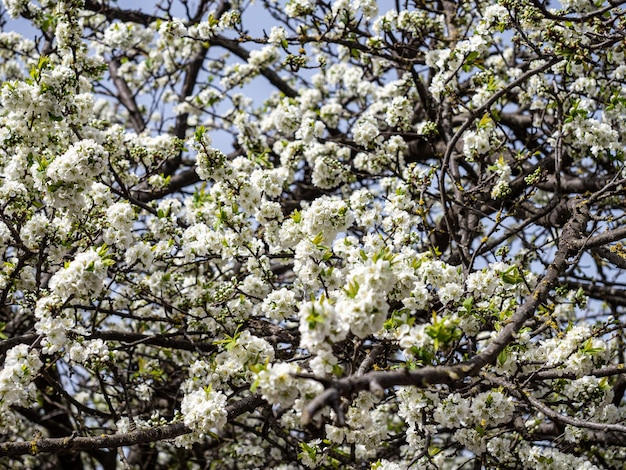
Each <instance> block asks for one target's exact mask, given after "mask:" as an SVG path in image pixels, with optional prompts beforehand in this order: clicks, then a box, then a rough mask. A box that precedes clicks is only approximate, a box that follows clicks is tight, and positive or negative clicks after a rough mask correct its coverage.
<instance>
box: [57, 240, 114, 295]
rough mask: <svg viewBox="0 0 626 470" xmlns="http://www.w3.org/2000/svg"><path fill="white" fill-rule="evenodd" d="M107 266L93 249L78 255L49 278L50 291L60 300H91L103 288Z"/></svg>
mask: <svg viewBox="0 0 626 470" xmlns="http://www.w3.org/2000/svg"><path fill="white" fill-rule="evenodd" d="M106 275H107V266H106V264H105V263H104V261H103V260H102V257H101V256H100V255H99V254H98V253H97V252H96V251H95V250H93V249H91V250H88V251H85V252H83V253H79V254H78V255H76V257H75V258H74V259H73V260H72V261H71V262H70V263H69V264H68V265H67V266H66V267H64V268H62V269H60V270H59V271H57V272H56V273H54V275H53V276H52V277H51V278H50V281H49V283H48V286H49V287H50V290H51V291H52V292H53V293H55V294H57V295H58V296H59V297H60V298H62V299H67V298H69V297H70V296H76V297H78V298H83V299H84V298H92V297H95V296H97V295H98V294H99V293H100V291H101V290H102V288H103V281H104V279H105V277H106Z"/></svg>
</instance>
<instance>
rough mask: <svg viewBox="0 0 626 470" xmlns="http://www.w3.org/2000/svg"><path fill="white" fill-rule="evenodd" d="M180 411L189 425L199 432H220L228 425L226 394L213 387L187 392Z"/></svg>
mask: <svg viewBox="0 0 626 470" xmlns="http://www.w3.org/2000/svg"><path fill="white" fill-rule="evenodd" d="M180 411H181V413H182V414H183V420H184V423H185V425H186V426H187V427H189V428H190V429H192V430H193V431H195V432H196V433H199V434H210V433H214V434H219V433H220V431H221V430H222V428H223V427H224V426H225V425H226V419H227V417H228V412H227V411H226V395H224V394H223V393H222V392H220V391H214V390H212V389H211V387H210V386H209V387H204V388H201V389H199V390H194V391H193V392H190V393H187V394H186V395H185V396H184V397H183V400H182V402H181V405H180Z"/></svg>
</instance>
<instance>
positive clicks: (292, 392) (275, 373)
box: [256, 362, 300, 408]
mask: <svg viewBox="0 0 626 470" xmlns="http://www.w3.org/2000/svg"><path fill="white" fill-rule="evenodd" d="M298 370H299V367H298V366H297V365H296V364H293V363H291V364H290V363H287V362H281V363H278V364H270V365H268V366H267V368H265V369H263V370H261V371H260V372H259V373H258V374H257V379H256V383H257V385H258V387H259V390H260V391H261V393H262V396H263V398H264V399H265V400H267V402H268V403H271V404H272V405H281V406H282V407H283V408H287V407H289V406H291V405H292V404H293V402H294V400H295V399H296V398H297V397H298V395H299V394H300V391H299V387H298V379H296V378H295V377H294V375H293V374H295V373H297V372H298Z"/></svg>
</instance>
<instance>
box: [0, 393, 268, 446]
mask: <svg viewBox="0 0 626 470" xmlns="http://www.w3.org/2000/svg"><path fill="white" fill-rule="evenodd" d="M262 403H263V399H262V398H261V397H260V396H259V395H252V396H250V397H247V398H244V399H242V400H239V401H237V402H235V403H233V404H231V405H229V406H227V407H226V411H227V412H228V416H229V418H230V419H233V418H235V417H237V416H239V415H241V414H243V413H245V412H248V411H252V410H254V409H255V408H257V407H258V406H260V405H261V404H262ZM190 432H192V430H191V429H190V428H188V427H187V426H185V425H184V424H183V423H174V424H167V425H165V426H160V427H156V428H149V429H140V430H137V431H132V432H128V433H125V434H101V435H99V436H93V437H81V436H67V437H62V438H41V439H33V440H31V441H27V442H3V443H0V457H3V456H18V455H25V454H32V455H34V454H38V453H42V452H58V451H62V450H74V451H77V450H94V449H104V448H114V447H124V446H133V445H137V444H147V443H150V442H157V441H162V440H165V439H173V438H175V437H178V436H182V435H183V434H188V433H190Z"/></svg>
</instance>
